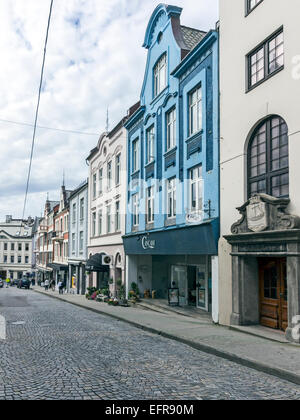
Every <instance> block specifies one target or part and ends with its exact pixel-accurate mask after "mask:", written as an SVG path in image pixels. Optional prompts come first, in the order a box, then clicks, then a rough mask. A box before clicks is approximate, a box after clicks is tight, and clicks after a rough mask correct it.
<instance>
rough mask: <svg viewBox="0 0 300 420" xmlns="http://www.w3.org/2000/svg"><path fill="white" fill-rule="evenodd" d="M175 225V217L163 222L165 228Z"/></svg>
mask: <svg viewBox="0 0 300 420" xmlns="http://www.w3.org/2000/svg"><path fill="white" fill-rule="evenodd" d="M174 225H176V217H172V218H167V219H166V220H165V227H168V226H174Z"/></svg>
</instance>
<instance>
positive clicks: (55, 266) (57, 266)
mask: <svg viewBox="0 0 300 420" xmlns="http://www.w3.org/2000/svg"><path fill="white" fill-rule="evenodd" d="M47 267H50V268H53V270H57V271H69V267H68V266H67V265H61V264H54V263H52V264H47Z"/></svg>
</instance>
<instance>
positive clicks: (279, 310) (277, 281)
mask: <svg viewBox="0 0 300 420" xmlns="http://www.w3.org/2000/svg"><path fill="white" fill-rule="evenodd" d="M259 282H260V323H261V325H264V326H266V327H269V328H274V329H279V330H283V331H285V330H286V328H287V327H288V305H287V267H286V258H283V259H282V258H274V259H272V258H266V259H261V260H260V261H259Z"/></svg>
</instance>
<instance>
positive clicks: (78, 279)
mask: <svg viewBox="0 0 300 420" xmlns="http://www.w3.org/2000/svg"><path fill="white" fill-rule="evenodd" d="M86 287H87V285H86V270H85V263H84V262H81V261H75V260H74V261H70V260H69V283H68V292H70V291H71V292H73V293H75V294H78V295H85V293H86Z"/></svg>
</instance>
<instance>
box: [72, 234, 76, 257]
mask: <svg viewBox="0 0 300 420" xmlns="http://www.w3.org/2000/svg"><path fill="white" fill-rule="evenodd" d="M75 253H76V235H75V233H72V254H75Z"/></svg>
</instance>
